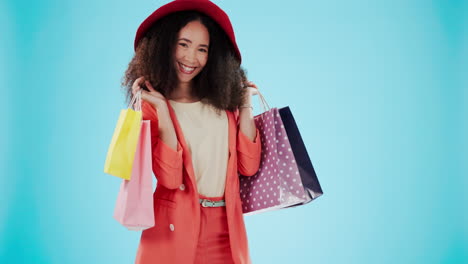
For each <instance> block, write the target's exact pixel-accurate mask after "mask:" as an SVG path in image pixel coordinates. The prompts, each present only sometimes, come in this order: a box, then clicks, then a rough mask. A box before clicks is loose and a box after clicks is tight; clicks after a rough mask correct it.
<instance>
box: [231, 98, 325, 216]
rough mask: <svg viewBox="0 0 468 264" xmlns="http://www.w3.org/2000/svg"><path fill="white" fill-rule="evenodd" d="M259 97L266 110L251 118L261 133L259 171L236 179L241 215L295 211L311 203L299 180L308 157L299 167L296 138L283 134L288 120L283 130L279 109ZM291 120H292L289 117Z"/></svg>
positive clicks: (301, 160)
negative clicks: (288, 209) (284, 209)
mask: <svg viewBox="0 0 468 264" xmlns="http://www.w3.org/2000/svg"><path fill="white" fill-rule="evenodd" d="M258 95H259V98H260V100H261V103H262V106H263V107H264V110H265V111H264V112H263V113H262V114H260V115H257V116H255V117H254V120H255V125H256V127H257V128H258V129H259V131H260V136H261V143H262V154H261V155H262V156H261V161H260V168H259V170H258V172H257V173H256V174H255V175H253V176H243V175H239V176H240V197H241V201H242V210H243V213H244V215H251V214H257V213H262V212H267V211H273V210H278V209H283V208H289V207H294V206H297V205H302V204H305V203H307V202H309V201H310V200H311V198H310V196H309V193H308V188H307V187H305V186H304V183H303V180H302V175H301V171H302V170H303V169H302V168H300V166H302V164H303V163H304V162H303V160H304V159H306V160H307V159H309V157H308V156H307V157H301V156H297V157H299V161H300V163H299V162H297V160H296V155H295V153H294V150H293V149H294V148H295V147H297V145H298V144H297V141H296V139H294V138H292V137H293V136H295V134H294V133H291V135H288V133H287V130H286V128H289V127H290V126H291V124H290V121H291V120H290V119H286V117H285V119H286V121H287V124H286V126H285V124H284V122H283V119H282V117H281V114H280V109H278V108H270V107H269V106H268V104H267V103H266V101H265V99H264V97H263V96H262V95H261V93H260V92H258ZM288 109H289V108H288ZM290 116H291V117H292V114H291V115H290ZM296 129H297V127H296ZM291 131H292V130H291ZM297 134H298V133H297ZM291 142H292V143H293V144H291ZM301 142H302V140H301ZM304 149H305V147H304ZM297 155H304V152H301V151H298V152H297ZM305 155H307V153H306V152H305ZM309 160H310V159H309ZM306 182H307V181H306ZM317 182H318V181H317ZM308 183H309V182H307V184H308ZM308 186H309V184H308ZM315 189H316V188H315ZM315 189H314V190H315ZM320 191H321V189H320Z"/></svg>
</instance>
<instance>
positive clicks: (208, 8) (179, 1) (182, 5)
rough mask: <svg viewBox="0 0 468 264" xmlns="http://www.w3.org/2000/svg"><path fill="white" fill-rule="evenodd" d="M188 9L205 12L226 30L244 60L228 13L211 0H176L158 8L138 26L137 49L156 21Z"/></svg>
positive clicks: (237, 54) (135, 46) (236, 50)
mask: <svg viewBox="0 0 468 264" xmlns="http://www.w3.org/2000/svg"><path fill="white" fill-rule="evenodd" d="M188 10H194V11H198V12H200V13H203V14H205V15H207V16H209V17H210V18H211V19H213V20H214V21H215V22H216V23H218V25H219V26H220V27H221V28H222V29H223V30H224V32H226V35H227V36H228V37H229V40H230V41H231V43H232V46H233V47H234V50H235V52H236V56H237V57H238V59H239V62H241V61H242V58H241V54H240V51H239V48H238V47H237V43H236V37H235V35H234V30H233V28H232V25H231V21H230V20H229V17H228V15H227V14H226V13H225V12H224V11H223V10H222V9H221V8H219V7H218V6H217V5H215V4H214V3H212V2H211V1H209V0H175V1H172V2H170V3H168V4H165V5H163V6H161V7H160V8H158V9H156V11H154V12H153V13H152V14H151V15H149V17H147V18H146V19H145V20H144V21H143V23H141V24H140V26H139V27H138V30H137V33H136V36H135V43H134V48H135V51H136V48H137V46H138V43H139V42H140V40H141V39H142V38H143V37H144V36H145V34H146V32H147V31H148V30H149V29H150V28H151V26H152V25H153V24H154V23H155V22H156V21H158V20H159V19H161V18H162V17H164V16H167V15H169V14H171V13H174V12H178V11H188Z"/></svg>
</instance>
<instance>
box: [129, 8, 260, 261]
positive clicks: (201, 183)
mask: <svg viewBox="0 0 468 264" xmlns="http://www.w3.org/2000/svg"><path fill="white" fill-rule="evenodd" d="M240 63H241V55H240V52H239V50H238V48H237V44H236V42H235V37H234V32H233V30H232V26H231V23H230V21H229V18H228V16H227V15H226V14H225V13H224V11H222V10H221V9H220V8H219V7H218V6H216V5H215V4H213V3H211V2H210V1H206V0H176V1H173V2H170V3H169V4H166V5H164V6H162V7H160V8H158V9H157V10H156V11H154V12H153V13H152V14H151V15H150V16H149V17H148V18H147V19H146V20H145V21H144V22H143V23H142V24H141V25H140V27H139V29H138V31H137V34H136V38H135V56H134V58H133V59H132V61H131V62H130V64H129V67H128V69H127V71H126V75H125V78H124V82H123V84H124V85H125V86H126V87H127V92H128V97H130V96H131V95H132V94H135V92H137V91H140V90H141V91H142V98H143V103H142V111H143V119H145V120H151V130H152V142H153V146H152V152H153V171H154V174H155V176H156V178H157V187H156V191H155V193H154V213H155V226H154V227H153V228H150V229H147V230H145V231H143V232H142V236H141V240H140V244H139V247H138V252H137V257H136V263H210V264H213V263H239V264H240V263H242V264H244V263H251V260H250V257H249V252H248V242H247V234H246V230H245V224H244V220H243V214H242V207H241V205H242V204H241V200H240V195H239V175H238V173H240V174H242V175H244V176H252V175H254V174H255V173H256V172H257V170H258V167H259V164H260V156H261V145H260V136H259V131H258V129H257V128H256V127H255V123H254V119H253V114H252V106H251V103H250V102H251V96H252V95H254V94H256V92H255V91H256V86H255V85H254V84H253V83H251V82H249V81H247V80H246V77H245V73H244V70H242V68H241V67H240Z"/></svg>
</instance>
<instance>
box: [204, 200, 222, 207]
mask: <svg viewBox="0 0 468 264" xmlns="http://www.w3.org/2000/svg"><path fill="white" fill-rule="evenodd" d="M199 200H200V203H201V205H202V206H203V207H220V206H226V202H225V201H224V200H220V201H211V200H208V199H199Z"/></svg>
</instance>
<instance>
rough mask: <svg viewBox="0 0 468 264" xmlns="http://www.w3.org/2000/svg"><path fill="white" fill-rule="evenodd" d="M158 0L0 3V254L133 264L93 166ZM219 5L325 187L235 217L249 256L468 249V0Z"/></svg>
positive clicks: (411, 254) (380, 255)
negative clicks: (294, 203) (142, 28)
mask: <svg viewBox="0 0 468 264" xmlns="http://www.w3.org/2000/svg"><path fill="white" fill-rule="evenodd" d="M167 2H168V1H122V0H115V1H108V0H107V1H96V0H93V1H91V0H81V1H59V0H42V1H38V0H29V1H25V0H14V1H13V0H7V1H1V2H0V32H1V35H0V45H1V46H0V47H1V48H0V58H1V59H0V87H1V91H2V95H1V96H0V112H1V113H2V114H1V117H2V120H1V129H0V162H1V163H0V175H1V177H0V198H1V199H0V263H133V261H134V257H135V253H136V249H137V246H138V241H139V236H140V234H139V233H137V232H130V231H127V230H126V229H125V228H124V227H122V226H120V225H119V223H118V222H117V221H115V220H114V219H113V218H112V214H113V209H114V205H115V200H116V196H117V192H118V189H119V186H120V180H119V179H118V178H116V177H113V176H109V175H107V174H104V173H103V166H104V160H105V156H106V153H107V148H108V145H109V143H110V139H111V136H112V133H113V130H114V126H115V124H116V121H117V117H118V113H119V111H120V109H122V108H124V107H125V103H124V95H123V92H122V89H121V86H120V81H121V78H122V76H123V73H124V71H125V69H126V67H127V65H128V62H129V61H130V59H131V57H132V56H133V40H134V34H135V32H136V29H137V27H138V25H139V24H140V23H141V22H142V21H143V19H144V18H146V17H147V16H148V15H149V14H150V13H151V12H152V11H153V10H154V9H156V8H157V7H159V6H160V5H162V4H165V3H167ZM214 2H215V3H217V4H218V5H219V6H220V7H222V8H223V9H224V10H225V11H226V12H227V13H228V14H229V15H230V17H231V20H232V23H233V25H234V29H235V32H236V35H237V39H238V44H239V46H240V49H241V52H242V55H243V66H244V67H245V68H246V69H247V70H248V76H249V79H250V80H252V81H253V82H254V83H256V84H257V85H258V86H259V89H260V90H261V91H262V92H263V94H264V96H265V97H266V99H267V101H268V103H269V104H270V106H276V107H283V106H286V105H288V106H290V108H291V109H292V111H293V113H294V115H295V118H296V121H297V123H298V126H299V128H300V130H301V132H302V136H303V139H304V141H305V143H306V146H307V149H308V151H309V154H310V157H311V159H312V162H313V164H314V166H315V169H316V172H317V174H318V176H319V180H320V183H321V185H322V188H323V190H324V195H323V196H322V197H320V198H318V199H317V200H316V201H314V202H312V203H310V204H308V205H306V206H302V207H298V208H293V209H286V210H280V211H274V212H268V213H264V214H259V215H253V216H246V217H245V221H246V225H247V232H248V236H249V245H250V251H251V256H252V260H253V263H425V264H432V263H467V262H468V246H467V245H468V224H467V223H468V217H467V216H468V214H467V211H468V210H467V209H468V208H467V202H468V196H467V194H466V191H467V187H468V180H467V177H466V174H467V172H468V167H467V164H468V160H467V155H468V153H467V147H468V140H467V137H466V135H467V133H468V123H467V118H468V89H467V87H468V74H467V72H468V1H455V0H453V1H450V0H434V1H429V0H425V1H423V0H421V1H417V0H412V1H409V0H393V1H389V0H388V1H371V0H368V1H365V0H355V1H338V0H330V1H305V0H304V1H245V0H238V1H214ZM254 100H255V101H256V100H257V98H254ZM260 111H261V108H260V107H259V104H258V103H257V104H256V105H255V114H258V113H260Z"/></svg>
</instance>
